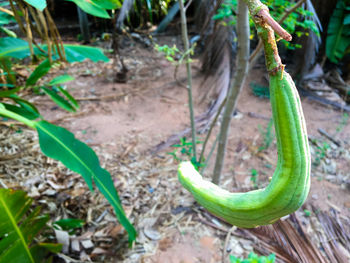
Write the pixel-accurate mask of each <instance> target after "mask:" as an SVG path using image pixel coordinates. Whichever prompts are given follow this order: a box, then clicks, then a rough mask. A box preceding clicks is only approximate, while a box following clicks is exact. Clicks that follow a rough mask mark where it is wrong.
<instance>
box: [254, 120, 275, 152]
mask: <svg viewBox="0 0 350 263" xmlns="http://www.w3.org/2000/svg"><path fill="white" fill-rule="evenodd" d="M272 127H273V119H270V121H269V123H268V124H267V127H266V129H263V128H262V127H261V125H259V126H258V130H259V132H260V134H261V136H262V137H263V144H262V145H261V146H260V147H259V149H258V151H259V152H261V151H264V150H267V149H268V148H269V147H270V146H271V143H272V142H273V140H274V138H275V136H274V133H273V131H272Z"/></svg>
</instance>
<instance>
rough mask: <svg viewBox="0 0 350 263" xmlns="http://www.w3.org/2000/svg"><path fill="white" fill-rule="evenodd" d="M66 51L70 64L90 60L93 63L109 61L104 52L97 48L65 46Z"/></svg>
mask: <svg viewBox="0 0 350 263" xmlns="http://www.w3.org/2000/svg"><path fill="white" fill-rule="evenodd" d="M64 50H65V52H66V57H67V61H68V62H69V63H73V62H82V61H83V60H85V59H90V60H91V61H93V62H98V61H103V62H108V61H109V59H108V58H107V57H106V56H105V55H104V54H103V52H102V50H101V49H100V48H97V47H90V46H83V45H70V44H69V45H68V44H65V45H64Z"/></svg>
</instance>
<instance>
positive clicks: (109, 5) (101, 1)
mask: <svg viewBox="0 0 350 263" xmlns="http://www.w3.org/2000/svg"><path fill="white" fill-rule="evenodd" d="M92 2H93V3H94V4H96V5H98V6H99V7H101V8H104V9H111V10H113V9H117V8H120V7H121V4H120V3H119V1H115V0H92Z"/></svg>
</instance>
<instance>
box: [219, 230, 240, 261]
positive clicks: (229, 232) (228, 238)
mask: <svg viewBox="0 0 350 263" xmlns="http://www.w3.org/2000/svg"><path fill="white" fill-rule="evenodd" d="M236 228H237V227H236V226H232V227H231V228H230V230H229V231H228V233H227V235H226V239H225V245H224V249H223V251H222V263H225V261H226V260H225V259H226V251H227V245H228V242H229V241H230V237H231V234H232V232H233V231H235V230H236Z"/></svg>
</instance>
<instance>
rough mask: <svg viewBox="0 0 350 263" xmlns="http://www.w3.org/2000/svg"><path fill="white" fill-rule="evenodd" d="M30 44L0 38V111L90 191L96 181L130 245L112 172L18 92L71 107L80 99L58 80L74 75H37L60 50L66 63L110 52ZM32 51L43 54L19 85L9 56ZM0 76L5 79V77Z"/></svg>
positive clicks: (99, 58) (129, 227)
mask: <svg viewBox="0 0 350 263" xmlns="http://www.w3.org/2000/svg"><path fill="white" fill-rule="evenodd" d="M34 2H43V1H34ZM29 4H30V3H29ZM32 44H33V43H31V42H27V41H24V40H22V39H18V38H11V37H4V38H0V68H1V69H2V70H3V72H5V74H4V76H6V78H5V83H3V85H2V87H1V89H0V116H2V117H5V118H11V119H14V120H17V121H19V122H22V123H23V124H25V125H27V126H28V127H30V128H32V129H35V130H36V131H37V132H38V135H39V144H40V148H41V150H42V152H43V153H44V154H45V155H47V156H48V157H51V158H53V159H56V160H59V161H61V162H62V163H63V164H64V165H65V166H66V167H67V168H69V169H71V170H72V171H74V172H77V173H79V174H81V175H82V176H83V178H84V179H85V181H86V183H87V184H88V186H89V188H90V190H91V191H92V190H93V182H94V183H95V184H96V186H97V188H98V189H99V190H100V191H101V193H102V194H103V195H104V196H105V198H106V199H107V200H108V202H109V203H110V204H111V205H112V206H113V208H114V211H115V213H116V216H117V218H118V220H119V222H120V223H121V225H123V227H124V228H125V229H126V230H127V232H128V234H129V244H130V245H131V244H132V243H133V241H134V240H135V238H136V230H135V229H134V227H133V225H132V224H131V223H130V222H129V220H128V219H127V217H126V215H125V212H124V209H123V207H122V205H121V201H120V199H119V196H118V193H117V191H116V189H115V187H114V183H113V180H112V178H111V175H110V174H109V172H108V171H107V170H105V169H103V168H102V167H101V166H100V163H99V160H98V157H97V155H96V154H95V152H94V151H93V150H92V149H91V148H90V147H89V146H88V145H86V144H85V143H83V142H81V141H79V140H77V139H76V138H75V137H74V135H73V134H72V133H70V132H69V131H68V130H66V129H64V128H62V127H59V126H55V125H53V124H50V123H48V122H46V121H45V120H44V119H43V117H42V116H41V115H40V113H39V111H38V109H37V108H36V107H35V105H33V104H32V103H30V102H28V101H27V100H25V99H23V98H21V97H20V92H21V90H24V89H33V90H36V91H39V92H40V91H42V92H44V93H46V94H47V95H48V96H49V97H50V98H51V99H52V100H53V101H54V102H55V103H56V104H57V105H59V106H60V107H62V108H64V109H65V110H68V111H71V112H74V111H76V109H77V108H78V103H77V102H76V101H75V99H74V98H73V96H72V95H70V94H69V93H68V92H67V91H66V90H65V89H64V88H63V87H62V86H61V84H62V83H65V82H67V81H70V80H72V77H71V76H69V75H62V76H59V77H56V78H54V79H52V80H50V81H48V82H45V83H43V84H42V83H39V84H38V82H39V81H38V80H39V79H41V78H42V77H43V76H45V75H46V74H47V73H48V72H49V71H50V69H51V68H52V65H53V64H54V63H57V61H58V58H59V57H60V58H61V55H62V54H63V53H65V58H66V60H67V61H68V62H69V63H72V62H81V61H83V60H85V59H91V60H92V61H94V62H96V61H108V58H107V57H106V56H105V55H104V54H103V53H102V51H101V50H100V49H98V48H93V47H88V46H80V45H71V44H65V45H62V48H63V49H57V48H53V49H51V48H52V47H51V45H47V44H41V45H40V44H36V45H35V47H33V45H32ZM62 51H64V52H63V53H62ZM60 52H61V53H60ZM60 54H61V55H60ZM33 55H34V57H35V58H36V59H37V60H41V59H42V58H43V59H44V60H43V61H42V62H41V63H40V64H39V65H38V66H37V67H36V68H35V70H34V71H33V72H32V74H31V75H30V76H29V77H28V79H27V80H26V83H25V86H20V85H18V84H17V83H16V78H15V73H14V72H13V70H12V69H11V65H12V61H14V60H16V61H18V60H22V59H24V58H26V57H29V56H33ZM1 80H2V81H4V79H3V78H2V79H1Z"/></svg>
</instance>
